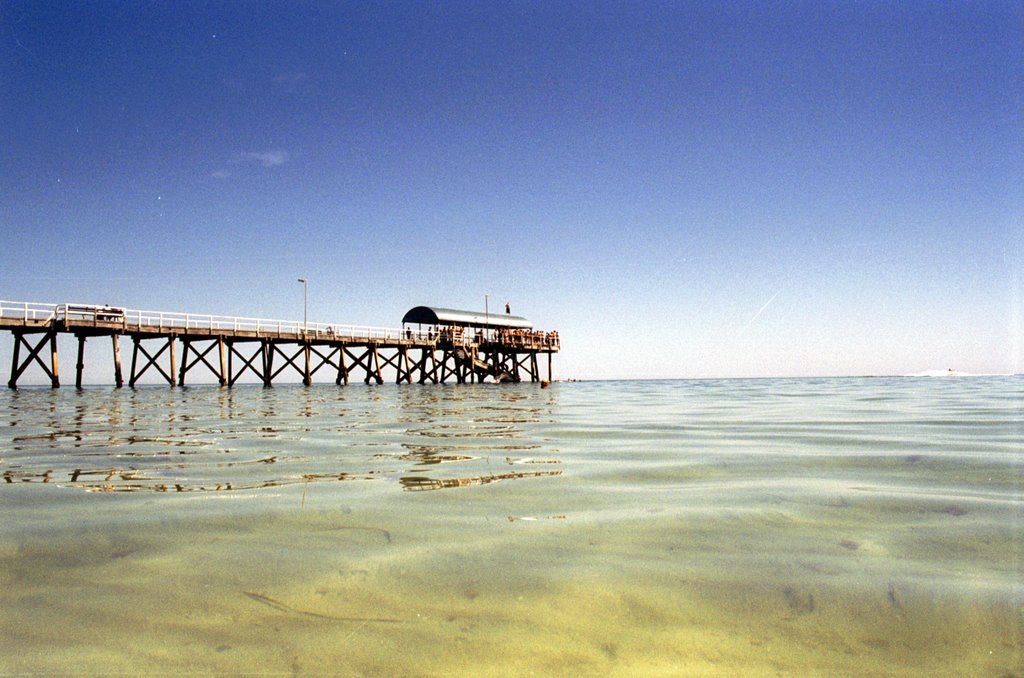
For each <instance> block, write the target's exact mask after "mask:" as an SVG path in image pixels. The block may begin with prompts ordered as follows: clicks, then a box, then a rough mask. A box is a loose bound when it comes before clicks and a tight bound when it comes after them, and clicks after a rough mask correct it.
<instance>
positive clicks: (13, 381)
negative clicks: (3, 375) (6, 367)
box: [7, 332, 21, 388]
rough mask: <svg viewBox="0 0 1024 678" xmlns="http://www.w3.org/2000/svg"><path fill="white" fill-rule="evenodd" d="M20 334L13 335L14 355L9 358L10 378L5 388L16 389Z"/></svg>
mask: <svg viewBox="0 0 1024 678" xmlns="http://www.w3.org/2000/svg"><path fill="white" fill-rule="evenodd" d="M20 354H21V334H20V333H18V332H15V333H14V355H13V357H12V358H11V378H10V379H9V380H8V381H7V388H18V358H19V357H21V356H20Z"/></svg>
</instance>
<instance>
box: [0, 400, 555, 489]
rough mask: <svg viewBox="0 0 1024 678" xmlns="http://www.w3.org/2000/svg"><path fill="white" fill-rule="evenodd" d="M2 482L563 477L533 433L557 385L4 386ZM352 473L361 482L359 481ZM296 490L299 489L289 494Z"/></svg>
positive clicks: (102, 485)
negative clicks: (84, 388)
mask: <svg viewBox="0 0 1024 678" xmlns="http://www.w3.org/2000/svg"><path fill="white" fill-rule="evenodd" d="M4 396H5V397H6V398H7V399H8V400H9V401H10V402H11V404H12V405H16V407H11V408H9V409H8V410H7V412H6V414H5V415H3V416H0V423H3V424H4V426H2V427H0V449H2V450H3V452H4V453H3V455H2V458H0V492H3V489H2V488H4V487H9V488H10V487H13V486H17V485H23V484H38V485H46V486H52V487H54V488H55V489H56V488H58V487H59V488H64V489H69V490H79V491H84V492H91V493H128V492H135V493H138V492H143V493H209V492H219V493H223V492H238V491H270V492H273V491H275V490H285V489H288V488H293V489H291V491H292V492H296V490H295V489H294V488H296V487H297V488H299V489H298V490H297V492H298V493H305V492H306V489H307V488H313V487H315V486H324V487H326V486H329V485H335V484H337V483H352V482H355V483H358V484H363V483H365V482H368V481H375V482H374V483H373V484H374V485H377V486H379V487H380V488H381V490H382V491H384V490H385V488H387V487H388V486H390V487H391V488H392V489H391V490H390V491H394V490H401V491H423V490H433V489H454V488H471V487H474V486H476V487H479V486H483V485H490V484H493V483H496V482H508V481H511V480H519V479H529V478H540V477H545V476H549V477H550V476H558V475H561V471H560V470H559V469H560V467H559V466H557V465H558V464H560V463H561V461H560V460H559V459H558V458H557V457H558V455H557V450H555V449H553V448H552V446H551V445H550V444H549V443H548V442H547V441H546V440H545V439H544V438H543V437H539V436H538V429H537V428H536V427H543V426H545V425H546V423H547V422H548V421H550V419H549V417H548V416H547V414H548V413H549V412H550V410H549V407H550V406H551V404H552V403H554V402H556V401H557V397H558V389H547V390H540V389H525V390H521V389H511V390H505V389H490V388H482V389H468V388H467V389H434V388H424V389H395V390H390V389H389V390H386V391H381V390H378V389H370V390H366V391H363V390H362V389H360V390H358V391H355V392H353V391H349V390H346V389H340V390H337V389H333V388H316V389H308V388H304V387H301V386H297V385H296V386H292V387H289V388H277V389H263V388H260V387H258V386H255V387H249V388H236V389H220V388H217V387H206V388H195V389H190V390H188V391H171V390H169V389H144V390H133V391H125V390H116V389H110V390H104V391H94V392H91V393H78V392H74V393H68V392H66V391H64V392H61V391H57V390H50V389H46V390H27V391H9V392H4ZM360 481H363V483H360ZM296 496H297V495H296Z"/></svg>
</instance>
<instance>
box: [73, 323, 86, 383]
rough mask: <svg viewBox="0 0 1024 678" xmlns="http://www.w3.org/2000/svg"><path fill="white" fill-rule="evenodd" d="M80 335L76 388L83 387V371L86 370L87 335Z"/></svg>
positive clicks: (76, 366) (76, 365)
mask: <svg viewBox="0 0 1024 678" xmlns="http://www.w3.org/2000/svg"><path fill="white" fill-rule="evenodd" d="M76 336H77V337H78V363H77V364H75V388H77V389H78V390H81V389H82V371H83V370H85V335H84V334H79V335H76Z"/></svg>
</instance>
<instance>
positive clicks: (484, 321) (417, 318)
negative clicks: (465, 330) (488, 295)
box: [402, 306, 533, 330]
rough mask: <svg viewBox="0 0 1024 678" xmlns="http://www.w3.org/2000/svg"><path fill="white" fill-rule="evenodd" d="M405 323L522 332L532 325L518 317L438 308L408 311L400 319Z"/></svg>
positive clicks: (419, 307) (418, 308) (421, 307)
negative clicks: (494, 328)
mask: <svg viewBox="0 0 1024 678" xmlns="http://www.w3.org/2000/svg"><path fill="white" fill-rule="evenodd" d="M405 323H416V324H419V325H458V326H461V327H507V328H511V329H524V330H528V329H532V328H533V323H531V322H530V321H529V320H527V319H526V318H523V317H522V316H518V315H508V314H506V313H483V312H477V311H458V310H455V309H453V308H438V307H436V306H417V307H415V308H412V309H410V310H409V311H408V312H407V313H406V314H405V315H404V316H403V317H402V324H405Z"/></svg>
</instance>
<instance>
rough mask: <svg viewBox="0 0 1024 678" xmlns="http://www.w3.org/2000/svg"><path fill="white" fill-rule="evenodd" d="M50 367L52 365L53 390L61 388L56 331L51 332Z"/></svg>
mask: <svg viewBox="0 0 1024 678" xmlns="http://www.w3.org/2000/svg"><path fill="white" fill-rule="evenodd" d="M50 365H52V369H51V371H50V379H51V381H50V383H51V385H52V386H53V388H59V387H60V374H59V373H58V371H57V332H56V331H55V330H51V331H50Z"/></svg>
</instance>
